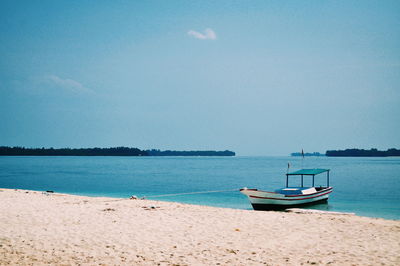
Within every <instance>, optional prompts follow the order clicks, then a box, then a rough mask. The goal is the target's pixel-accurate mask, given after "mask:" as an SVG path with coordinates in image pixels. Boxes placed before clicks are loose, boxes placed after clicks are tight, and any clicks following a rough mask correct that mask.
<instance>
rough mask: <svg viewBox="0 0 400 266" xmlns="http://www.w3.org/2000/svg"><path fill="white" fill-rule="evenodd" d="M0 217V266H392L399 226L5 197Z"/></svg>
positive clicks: (396, 261) (397, 260) (344, 218)
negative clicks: (49, 265)
mask: <svg viewBox="0 0 400 266" xmlns="http://www.w3.org/2000/svg"><path fill="white" fill-rule="evenodd" d="M151 206H155V207H156V208H154V209H152V208H148V207H151ZM0 213H1V216H0V264H1V265H8V264H10V265H16V264H22V265H32V264H33V265H43V264H46V263H49V264H53V265H71V264H73V265H76V264H81V265H94V264H100V265H121V264H125V265H157V264H161V265H174V264H175V265H219V264H220V265H262V264H267V265H302V264H304V265H307V264H317V265H318V264H320V265H325V264H333V265H400V221H392V220H384V219H374V218H366V217H358V216H355V215H335V214H321V213H306V214H304V213H300V214H299V213H283V212H256V211H246V210H233V209H222V208H213V207H206V206H194V205H185V204H179V203H168V202H158V201H149V200H118V199H117V200H116V199H112V198H90V197H80V196H71V195H61V194H50V195H45V194H42V193H41V192H33V191H25V190H8V189H0Z"/></svg>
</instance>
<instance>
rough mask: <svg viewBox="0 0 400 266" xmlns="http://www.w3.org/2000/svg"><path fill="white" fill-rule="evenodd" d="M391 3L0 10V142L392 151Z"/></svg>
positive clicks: (399, 8)
mask: <svg viewBox="0 0 400 266" xmlns="http://www.w3.org/2000/svg"><path fill="white" fill-rule="evenodd" d="M399 86H400V2H399V1H197V2H194V1H1V2H0V121H1V123H0V145H9V146H27V147H42V146H44V147H110V146H132V147H138V148H141V149H148V148H159V149H174V150H204V149H215V150H221V149H222V150H224V149H230V150H234V151H236V152H237V153H238V154H239V155H286V154H288V153H290V152H294V151H299V150H301V149H304V151H309V152H313V151H320V152H325V151H326V150H328V149H344V148H353V147H356V148H368V149H369V148H371V147H376V148H379V149H387V148H391V147H397V148H400V134H399V132H400V118H399V117H400V87H399Z"/></svg>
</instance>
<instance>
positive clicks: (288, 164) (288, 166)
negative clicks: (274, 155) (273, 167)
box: [286, 163, 290, 173]
mask: <svg viewBox="0 0 400 266" xmlns="http://www.w3.org/2000/svg"><path fill="white" fill-rule="evenodd" d="M289 168H290V163H287V171H286V172H287V173H289Z"/></svg>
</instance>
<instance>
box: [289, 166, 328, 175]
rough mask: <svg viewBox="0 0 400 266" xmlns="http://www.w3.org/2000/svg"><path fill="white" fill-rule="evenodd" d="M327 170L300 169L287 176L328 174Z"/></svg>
mask: <svg viewBox="0 0 400 266" xmlns="http://www.w3.org/2000/svg"><path fill="white" fill-rule="evenodd" d="M328 171H329V169H318V168H317V169H301V170H298V171H295V172H292V173H288V174H287V175H318V174H321V173H325V172H328Z"/></svg>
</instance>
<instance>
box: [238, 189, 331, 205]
mask: <svg viewBox="0 0 400 266" xmlns="http://www.w3.org/2000/svg"><path fill="white" fill-rule="evenodd" d="M332 190H333V188H332V187H324V188H316V192H314V193H309V194H299V195H285V194H280V193H276V192H268V191H262V190H257V189H247V188H243V189H241V190H240V192H241V193H243V194H245V195H246V196H247V197H248V198H249V200H250V203H251V205H252V206H253V208H254V210H281V209H287V208H294V207H300V206H305V205H310V204H315V203H320V202H322V201H327V200H328V197H329V194H330V193H331V192H332Z"/></svg>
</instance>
